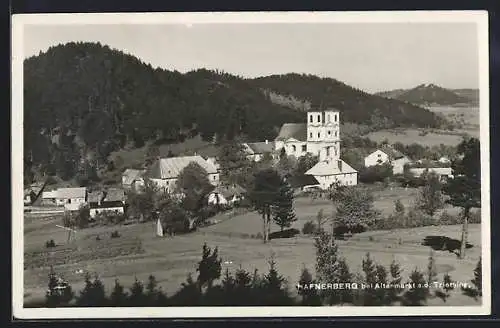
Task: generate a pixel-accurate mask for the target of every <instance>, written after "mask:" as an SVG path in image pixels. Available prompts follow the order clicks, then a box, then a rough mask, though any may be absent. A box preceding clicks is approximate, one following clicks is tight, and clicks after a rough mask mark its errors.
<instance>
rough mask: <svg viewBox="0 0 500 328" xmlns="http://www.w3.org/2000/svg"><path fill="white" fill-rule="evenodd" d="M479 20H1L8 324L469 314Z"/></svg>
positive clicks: (285, 15) (479, 277)
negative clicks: (6, 124) (8, 160)
mask: <svg viewBox="0 0 500 328" xmlns="http://www.w3.org/2000/svg"><path fill="white" fill-rule="evenodd" d="M488 69H489V68H488V14H487V12H482V11H435V12H434V11H421V12H416V11H415V12H411V11H406V12H397V11H394V12H375V11H374V12H307V13H306V12H293V13H292V12H247V13H236V12H227V13H222V12H221V13H128V14H36V15H14V16H13V18H12V109H11V117H12V182H11V183H12V191H13V193H12V208H13V211H12V213H13V216H12V240H13V245H12V255H13V260H12V263H13V267H12V272H13V284H12V286H13V287H12V288H13V289H12V295H13V305H14V312H13V315H14V316H15V317H17V318H27V319H52V318H53V319H55V318H81V319H84V318H224V317H298V316H300V317H324V316H330V317H331V316H398V315H399V316H400V315H446V316H449V315H485V314H490V311H491V281H490V279H491V278H490V274H491V273H490V269H491V267H490V195H489V192H490V191H489V190H490V186H489V175H490V166H489V152H490V149H489V128H490V127H489V99H488V97H489V85H488V81H489V75H488Z"/></svg>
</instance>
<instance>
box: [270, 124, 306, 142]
mask: <svg viewBox="0 0 500 328" xmlns="http://www.w3.org/2000/svg"><path fill="white" fill-rule="evenodd" d="M290 138H294V139H297V140H299V141H306V140H307V124H306V123H285V124H283V126H281V129H280V132H279V134H278V136H277V137H276V140H283V141H284V140H288V139H290Z"/></svg>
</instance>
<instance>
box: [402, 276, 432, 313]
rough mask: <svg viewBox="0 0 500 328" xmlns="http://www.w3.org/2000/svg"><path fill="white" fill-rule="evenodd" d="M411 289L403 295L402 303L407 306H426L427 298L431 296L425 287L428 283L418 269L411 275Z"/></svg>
mask: <svg viewBox="0 0 500 328" xmlns="http://www.w3.org/2000/svg"><path fill="white" fill-rule="evenodd" d="M408 283H409V284H410V286H411V287H410V288H409V289H408V290H407V291H406V292H405V293H404V294H403V299H402V303H403V305H405V306H422V305H424V304H425V302H426V300H427V297H428V296H429V289H428V288H426V287H425V286H426V285H427V281H426V279H425V278H424V274H423V273H421V272H420V271H418V270H417V269H416V268H415V270H413V272H412V273H411V275H410V280H409V282H408Z"/></svg>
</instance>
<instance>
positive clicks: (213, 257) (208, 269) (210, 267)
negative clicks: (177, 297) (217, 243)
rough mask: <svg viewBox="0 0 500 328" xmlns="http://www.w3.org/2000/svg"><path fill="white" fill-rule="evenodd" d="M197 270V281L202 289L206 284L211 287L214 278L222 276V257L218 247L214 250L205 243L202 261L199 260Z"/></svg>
mask: <svg viewBox="0 0 500 328" xmlns="http://www.w3.org/2000/svg"><path fill="white" fill-rule="evenodd" d="M196 271H198V279H197V282H198V285H199V288H200V291H201V289H202V288H203V287H205V286H206V287H207V288H208V289H210V288H211V287H212V285H213V282H214V280H217V279H219V278H220V274H221V271H222V267H221V259H220V258H219V252H218V249H217V247H216V248H215V249H214V250H213V251H212V250H211V249H210V247H208V246H207V244H206V243H205V244H204V245H203V250H202V258H201V261H200V262H198V268H197V269H196Z"/></svg>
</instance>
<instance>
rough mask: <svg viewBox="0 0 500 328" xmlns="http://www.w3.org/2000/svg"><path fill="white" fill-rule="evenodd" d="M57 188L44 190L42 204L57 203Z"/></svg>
mask: <svg viewBox="0 0 500 328" xmlns="http://www.w3.org/2000/svg"><path fill="white" fill-rule="evenodd" d="M56 199H57V190H51V191H44V192H42V205H47V206H50V205H56Z"/></svg>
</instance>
